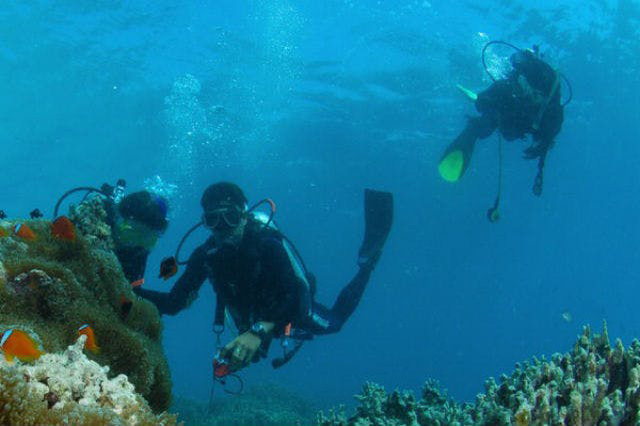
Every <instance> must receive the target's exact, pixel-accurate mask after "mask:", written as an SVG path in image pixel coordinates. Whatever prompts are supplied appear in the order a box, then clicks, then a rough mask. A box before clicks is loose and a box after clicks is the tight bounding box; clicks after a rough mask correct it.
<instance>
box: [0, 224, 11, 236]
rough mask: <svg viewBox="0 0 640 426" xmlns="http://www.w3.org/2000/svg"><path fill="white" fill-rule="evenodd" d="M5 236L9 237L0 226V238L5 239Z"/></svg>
mask: <svg viewBox="0 0 640 426" xmlns="http://www.w3.org/2000/svg"><path fill="white" fill-rule="evenodd" d="M7 235H9V234H8V233H7V230H6V229H4V228H3V227H2V226H0V238H2V237H6V236H7Z"/></svg>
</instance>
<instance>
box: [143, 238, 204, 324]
mask: <svg viewBox="0 0 640 426" xmlns="http://www.w3.org/2000/svg"><path fill="white" fill-rule="evenodd" d="M205 261H206V250H205V249H204V247H203V246H200V247H198V248H197V249H196V250H195V251H194V252H193V253H192V254H191V257H190V258H189V262H188V263H187V268H186V269H185V271H184V273H183V274H182V275H181V276H180V278H179V279H178V281H176V283H175V284H174V285H173V288H172V289H171V291H170V292H169V293H165V292H161V291H155V290H147V289H144V288H141V287H134V289H133V292H134V293H135V294H137V295H138V296H141V297H143V298H145V299H147V300H149V301H150V302H152V303H153V304H154V305H156V307H157V308H158V310H159V311H160V314H167V315H175V314H177V313H178V312H180V311H181V310H183V309H184V308H186V307H187V306H189V304H190V303H191V302H192V301H193V300H194V299H195V298H196V297H197V296H198V291H199V290H200V287H202V283H203V282H204V281H205V280H206V278H207V270H206V267H205Z"/></svg>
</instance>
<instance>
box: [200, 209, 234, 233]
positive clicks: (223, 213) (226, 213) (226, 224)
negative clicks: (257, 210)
mask: <svg viewBox="0 0 640 426" xmlns="http://www.w3.org/2000/svg"><path fill="white" fill-rule="evenodd" d="M243 217H244V212H243V211H242V210H240V209H239V208H238V207H236V206H228V207H221V208H218V209H213V210H207V211H205V212H204V214H203V215H202V224H203V225H204V226H205V227H206V228H208V229H212V230H213V229H220V228H237V227H238V225H240V223H241V222H242V218H243Z"/></svg>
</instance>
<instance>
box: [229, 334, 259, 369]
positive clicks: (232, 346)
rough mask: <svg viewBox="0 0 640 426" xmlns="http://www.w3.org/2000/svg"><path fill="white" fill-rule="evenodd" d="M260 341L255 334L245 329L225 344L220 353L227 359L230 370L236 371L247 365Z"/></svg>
mask: <svg viewBox="0 0 640 426" xmlns="http://www.w3.org/2000/svg"><path fill="white" fill-rule="evenodd" d="M260 343H262V341H261V340H260V338H259V337H258V336H256V335H255V334H253V333H251V332H249V331H247V332H245V333H242V334H241V335H239V336H238V337H236V338H235V339H233V340H232V341H231V342H230V343H229V344H228V345H227V346H225V347H224V348H223V349H222V351H220V355H222V357H223V358H227V359H228V360H229V366H230V367H231V371H238V370H240V369H241V368H244V367H246V366H247V365H249V363H250V362H251V360H252V359H253V357H254V355H255V354H256V352H257V351H258V349H259V348H260Z"/></svg>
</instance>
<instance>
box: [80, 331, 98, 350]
mask: <svg viewBox="0 0 640 426" xmlns="http://www.w3.org/2000/svg"><path fill="white" fill-rule="evenodd" d="M82 335H85V336H87V340H86V341H85V342H84V348H85V349H86V350H88V351H91V352H93V353H94V354H95V353H98V351H100V348H99V347H98V345H97V344H96V337H95V335H94V334H93V328H91V326H90V325H89V324H83V325H82V326H80V328H79V329H78V336H82Z"/></svg>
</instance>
